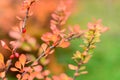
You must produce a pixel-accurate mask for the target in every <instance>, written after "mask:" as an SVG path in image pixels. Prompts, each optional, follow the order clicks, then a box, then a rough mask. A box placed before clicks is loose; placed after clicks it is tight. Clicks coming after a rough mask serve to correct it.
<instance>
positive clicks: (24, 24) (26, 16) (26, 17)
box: [21, 0, 35, 32]
mask: <svg viewBox="0 0 120 80" xmlns="http://www.w3.org/2000/svg"><path fill="white" fill-rule="evenodd" d="M34 2H35V1H34V0H33V1H32V2H31V3H30V5H29V7H28V8H27V10H26V15H25V18H24V20H23V25H22V29H23V28H25V27H26V22H27V19H28V15H29V10H30V7H31V5H32V4H33V3H34ZM21 32H22V30H21Z"/></svg>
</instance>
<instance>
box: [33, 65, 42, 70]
mask: <svg viewBox="0 0 120 80" xmlns="http://www.w3.org/2000/svg"><path fill="white" fill-rule="evenodd" d="M33 69H34V70H35V72H40V71H41V70H42V66H39V65H38V66H34V67H33Z"/></svg>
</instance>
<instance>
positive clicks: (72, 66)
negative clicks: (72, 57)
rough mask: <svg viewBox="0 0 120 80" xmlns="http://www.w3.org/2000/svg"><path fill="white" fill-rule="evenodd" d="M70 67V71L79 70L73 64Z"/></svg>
mask: <svg viewBox="0 0 120 80" xmlns="http://www.w3.org/2000/svg"><path fill="white" fill-rule="evenodd" d="M68 67H69V69H71V70H76V69H77V68H78V67H77V66H74V65H72V64H69V65H68Z"/></svg>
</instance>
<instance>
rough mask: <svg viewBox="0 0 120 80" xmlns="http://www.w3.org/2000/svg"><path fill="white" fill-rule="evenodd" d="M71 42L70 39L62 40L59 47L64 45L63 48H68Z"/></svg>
mask: <svg viewBox="0 0 120 80" xmlns="http://www.w3.org/2000/svg"><path fill="white" fill-rule="evenodd" d="M69 45H70V43H69V42H68V41H65V40H64V39H63V40H61V42H60V44H59V47H62V48H67V47H69Z"/></svg>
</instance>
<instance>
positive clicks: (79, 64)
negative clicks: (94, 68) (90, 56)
mask: <svg viewBox="0 0 120 80" xmlns="http://www.w3.org/2000/svg"><path fill="white" fill-rule="evenodd" d="M94 38H95V30H94V32H93V37H92V38H91V40H90V42H89V43H88V45H87V49H86V50H85V52H87V53H88V52H89V50H90V46H91V44H92V42H93V40H94ZM85 57H86V56H84V58H85ZM82 64H84V63H83V60H81V59H80V61H79V63H78V65H77V67H78V68H77V69H76V71H75V73H74V76H73V80H76V78H77V76H76V74H79V69H80V67H81V65H82Z"/></svg>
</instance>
